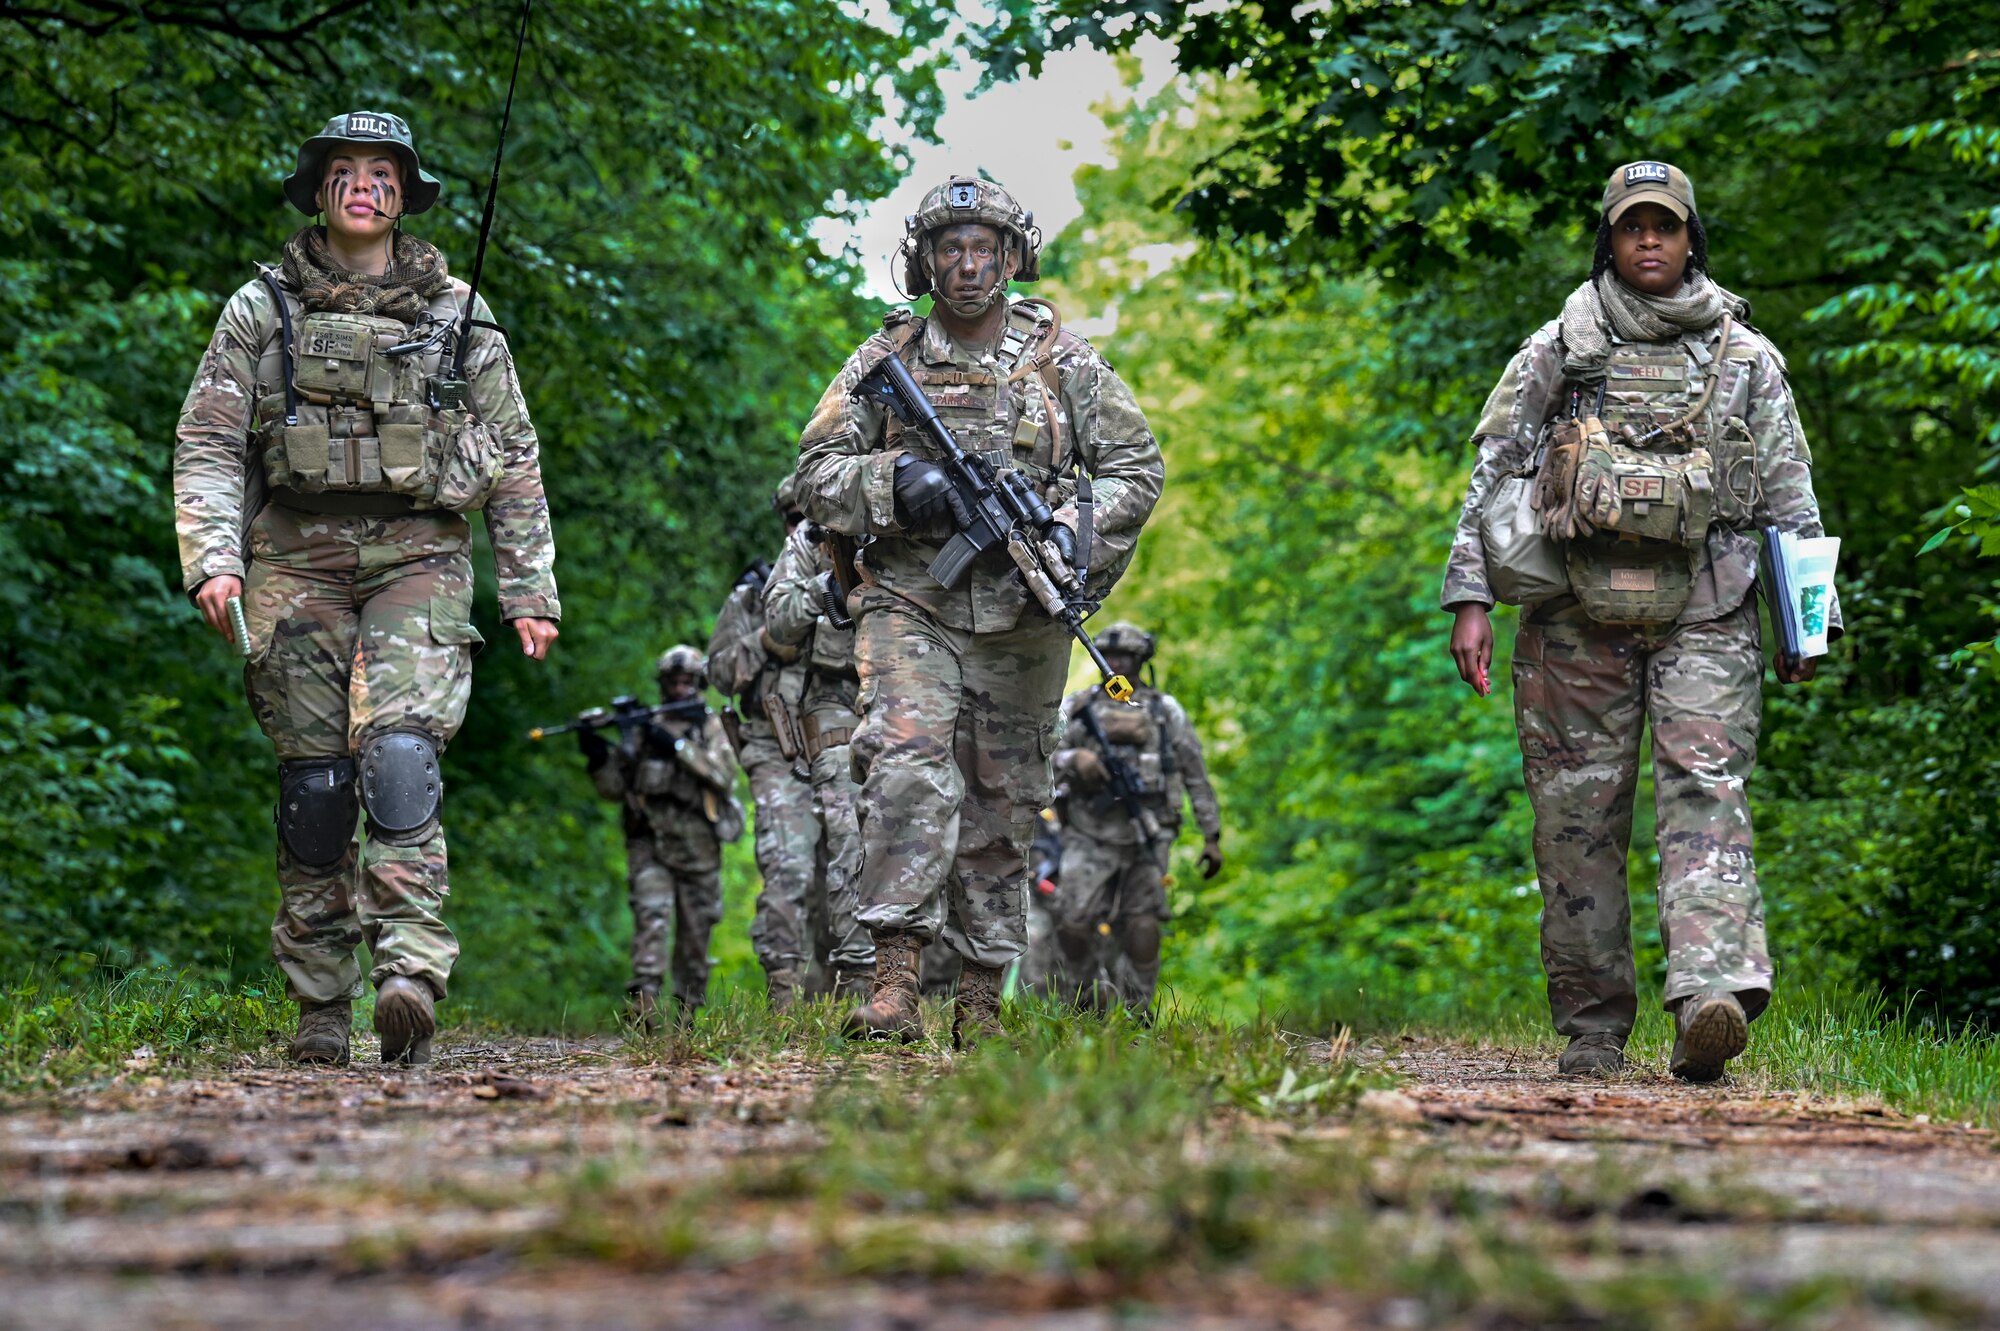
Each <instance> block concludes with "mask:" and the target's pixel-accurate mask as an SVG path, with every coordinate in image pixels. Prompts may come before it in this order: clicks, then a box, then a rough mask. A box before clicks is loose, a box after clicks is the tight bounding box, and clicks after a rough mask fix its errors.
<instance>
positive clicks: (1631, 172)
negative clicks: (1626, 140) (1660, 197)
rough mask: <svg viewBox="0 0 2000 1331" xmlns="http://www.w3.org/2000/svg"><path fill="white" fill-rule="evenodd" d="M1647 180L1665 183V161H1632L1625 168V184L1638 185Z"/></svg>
mask: <svg viewBox="0 0 2000 1331" xmlns="http://www.w3.org/2000/svg"><path fill="white" fill-rule="evenodd" d="M1649 180H1650V181H1654V182H1656V183H1658V184H1662V185H1664V184H1666V183H1667V164H1666V163H1665V162H1634V163H1632V165H1630V166H1628V167H1626V168H1625V183H1626V184H1628V185H1638V184H1642V183H1644V182H1645V181H1649Z"/></svg>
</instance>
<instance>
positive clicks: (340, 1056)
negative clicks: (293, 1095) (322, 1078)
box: [290, 998, 354, 1068]
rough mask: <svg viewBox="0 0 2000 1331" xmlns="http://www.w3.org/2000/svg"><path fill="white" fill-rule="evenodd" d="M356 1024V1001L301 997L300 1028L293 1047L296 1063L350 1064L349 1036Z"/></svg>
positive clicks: (338, 1066) (292, 1054)
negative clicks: (348, 1058) (348, 1052)
mask: <svg viewBox="0 0 2000 1331" xmlns="http://www.w3.org/2000/svg"><path fill="white" fill-rule="evenodd" d="M353 1027H354V1003H353V1001H352V1000H351V999H346V998H336V999H334V1000H333V1001H332V1002H331V1003H314V1002H312V1001H310V1000H308V999H303V998H302V999H300V1000H299V1030H298V1034H296V1035H294V1036H293V1037H292V1047H291V1050H290V1053H291V1056H292V1062H294V1063H326V1064H330V1065H331V1066H333V1067H337V1068H344V1067H346V1066H347V1036H348V1032H349V1031H350V1030H352V1029H353Z"/></svg>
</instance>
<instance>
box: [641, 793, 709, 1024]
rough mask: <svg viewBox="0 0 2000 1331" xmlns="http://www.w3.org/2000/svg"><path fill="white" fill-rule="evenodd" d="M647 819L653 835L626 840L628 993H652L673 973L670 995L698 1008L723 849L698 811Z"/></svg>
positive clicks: (703, 991) (704, 991) (703, 989)
mask: <svg viewBox="0 0 2000 1331" xmlns="http://www.w3.org/2000/svg"><path fill="white" fill-rule="evenodd" d="M647 821H648V822H649V823H650V824H651V827H652V835H651V836H635V837H630V838H628V839H627V840H626V842H625V872H626V881H627V883H628V885H629V888H630V893H631V902H632V984H631V988H632V989H633V990H638V989H641V988H648V989H657V988H659V987H660V985H661V982H662V981H663V979H665V977H667V976H668V975H669V974H671V975H672V977H673V995H674V997H675V998H677V999H679V1000H680V1002H681V1004H682V1005H683V1006H684V1007H690V1008H694V1007H700V1006H701V1005H702V1002H703V1001H704V1000H705V999H706V998H707V996H708V939H709V934H710V933H711V932H713V931H714V929H715V924H716V921H718V920H720V919H721V918H722V844H721V842H719V841H717V840H716V836H715V825H714V824H713V823H711V822H709V821H708V818H707V816H706V815H705V814H703V813H702V811H701V810H699V809H673V810H664V811H659V812H654V813H652V814H651V815H650V816H649V817H648V819H647ZM669 932H671V933H672V935H673V952H672V957H671V960H670V959H669V956H668V950H667V935H668V933H669Z"/></svg>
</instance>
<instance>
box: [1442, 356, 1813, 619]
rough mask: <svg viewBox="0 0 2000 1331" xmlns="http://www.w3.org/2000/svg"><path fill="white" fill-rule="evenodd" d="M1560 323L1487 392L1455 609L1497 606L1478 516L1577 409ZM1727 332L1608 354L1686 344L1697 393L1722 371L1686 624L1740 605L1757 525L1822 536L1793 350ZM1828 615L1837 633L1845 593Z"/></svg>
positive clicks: (1449, 596)
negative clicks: (1788, 355) (1571, 399)
mask: <svg viewBox="0 0 2000 1331" xmlns="http://www.w3.org/2000/svg"><path fill="white" fill-rule="evenodd" d="M1561 329H1562V322H1561V320H1559V319H1557V320H1551V321H1550V322H1549V323H1546V324H1544V325H1543V326H1542V327H1541V328H1539V329H1537V330H1536V331H1535V333H1534V334H1533V336H1531V337H1529V338H1528V340H1527V341H1526V342H1523V343H1522V344H1521V349H1520V350H1519V351H1517V352H1516V353H1515V354H1514V358H1513V360H1511V361H1510V362H1508V365H1507V370H1506V372H1505V373H1504V374H1502V375H1501V376H1500V382H1499V383H1498V384H1497V385H1496V386H1495V387H1494V389H1493V392H1492V394H1491V395H1490V396H1489V397H1488V398H1487V399H1486V407H1485V410H1484V411H1483V412H1482V413H1481V414H1480V418H1479V425H1478V427H1477V428H1476V429H1475V430H1474V431H1473V444H1474V445H1475V446H1476V447H1477V448H1478V450H1479V456H1478V459H1477V461H1476V462H1475V463H1474V465H1473V469H1472V479H1471V482H1470V484H1468V485H1467V487H1466V493H1465V506H1464V508H1463V509H1462V510H1461V511H1460V514H1459V519H1458V531H1457V533H1456V534H1455V536H1454V537H1453V540H1452V547H1451V558H1450V560H1449V562H1448V563H1447V565H1446V567H1445V575H1444V590H1443V594H1442V596H1441V598H1440V599H1441V601H1442V603H1443V605H1444V607H1445V608H1446V609H1451V608H1452V607H1453V606H1457V605H1461V604H1465V603H1468V602H1470V603H1476V604H1480V605H1485V606H1487V607H1489V608H1490V607H1491V606H1492V605H1493V593H1492V591H1491V589H1490V587H1489V585H1488V583H1487V577H1486V555H1485V551H1484V548H1483V546H1482V545H1481V542H1480V535H1479V525H1480V519H1481V516H1482V514H1483V513H1484V511H1485V506H1486V500H1487V497H1488V496H1489V495H1490V494H1492V493H1493V490H1494V487H1495V486H1496V485H1497V484H1498V483H1499V481H1500V480H1501V478H1503V477H1504V476H1506V475H1507V473H1509V472H1511V471H1515V470H1517V469H1519V468H1522V467H1525V466H1526V465H1528V464H1529V462H1530V461H1531V460H1532V458H1533V456H1534V452H1535V448H1536V446H1537V444H1538V443H1539V441H1540V439H1541V435H1542V429H1543V426H1544V425H1546V424H1547V423H1548V422H1549V421H1550V420H1552V419H1555V418H1557V417H1558V416H1561V415H1566V414H1567V413H1568V403H1567V401H1566V398H1567V396H1568V393H1569V390H1570V388H1571V387H1572V385H1570V384H1569V383H1568V382H1567V380H1566V377H1565V375H1564V372H1563V344H1562V337H1561ZM1720 335H1721V328H1720V325H1719V324H1718V325H1716V326H1712V327H1710V328H1708V329H1706V330H1703V331H1702V332H1699V333H1693V334H1690V335H1688V336H1686V337H1684V338H1682V339H1681V340H1680V341H1679V343H1678V344H1675V343H1665V344H1641V343H1628V342H1620V343H1616V344H1615V345H1614V346H1613V349H1612V353H1611V357H1610V360H1611V361H1612V362H1614V363H1615V362H1616V361H1617V360H1618V358H1619V356H1620V354H1621V353H1626V354H1644V353H1649V352H1650V353H1656V354H1657V353H1658V352H1660V351H1661V350H1662V349H1663V348H1671V347H1673V346H1675V345H1678V346H1679V347H1680V348H1681V350H1682V351H1683V353H1684V354H1685V357H1686V369H1685V379H1684V380H1683V382H1685V383H1686V384H1688V385H1690V386H1691V387H1690V393H1691V394H1693V393H1698V392H1699V387H1698V386H1699V385H1701V384H1702V383H1704V382H1705V379H1706V376H1707V375H1709V374H1710V373H1716V374H1720V375H1721V376H1722V377H1721V378H1720V379H1719V380H1718V381H1717V383H1716V386H1715V392H1714V394H1713V395H1712V396H1711V397H1710V399H1709V404H1708V408H1707V411H1706V413H1705V415H1704V416H1703V417H1702V418H1701V419H1700V420H1699V421H1698V422H1697V428H1698V429H1700V430H1701V431H1703V442H1704V444H1705V446H1707V447H1708V448H1709V449H1710V450H1711V452H1713V453H1715V455H1716V472H1717V478H1716V494H1717V512H1716V517H1715V521H1714V522H1713V523H1712V524H1711V525H1710V527H1709V531H1708V541H1707V546H1706V548H1705V550H1704V551H1703V552H1702V556H1701V560H1700V564H1699V567H1698V568H1697V569H1696V572H1695V583H1694V592H1693V595H1692V596H1691V597H1690V598H1689V601H1688V604H1687V608H1686V609H1685V610H1683V611H1682V612H1681V615H1680V619H1679V621H1678V622H1680V623H1682V624H1699V623H1704V622H1707V621H1709V620H1714V619H1720V618H1721V617H1722V616H1724V615H1727V614H1729V613H1730V612H1731V611H1733V610H1735V609H1736V608H1737V607H1738V606H1740V605H1742V604H1743V599H1744V597H1746V596H1747V595H1749V593H1750V588H1751V585H1752V583H1753V582H1754V580H1755V578H1756V575H1757V553H1758V545H1757V542H1756V541H1755V540H1754V539H1753V537H1752V535H1751V533H1752V532H1754V531H1760V530H1761V529H1762V528H1763V527H1765V526H1766V525H1775V526H1777V527H1778V528H1779V529H1780V530H1781V531H1786V532H1791V533H1794V534H1796V535H1799V536H1819V535H1822V534H1824V533H1823V529H1822V528H1821V526H1820V517H1819V501H1818V500H1817V499H1816V498H1815V497H1814V496H1813V484H1812V449H1811V448H1810V447H1809V446H1808V445H1807V443H1806V435H1805V429H1804V427H1803V426H1802V425H1801V424H1800V422H1799V413H1798V408H1797V406H1796V405H1795V404H1794V403H1793V401H1792V391H1791V387H1790V385H1788V384H1787V383H1786V381H1785V362H1784V359H1783V358H1782V357H1781V356H1779V354H1778V352H1777V350H1776V349H1775V348H1773V347H1772V346H1771V344H1770V343H1769V342H1768V341H1766V340H1765V339H1764V337H1763V335H1762V334H1760V333H1758V332H1757V331H1755V330H1754V329H1752V328H1750V327H1748V326H1747V325H1744V324H1735V325H1733V326H1732V327H1731V329H1730V332H1729V346H1728V349H1727V350H1726V351H1722V349H1721V348H1720V347H1719V345H1718V344H1719V342H1720V340H1721V336H1720ZM1718 353H1719V354H1720V357H1721V360H1720V363H1719V364H1718V363H1717V358H1718ZM1667 368H1672V367H1671V366H1669V367H1667ZM1626 396H1629V397H1630V398H1631V399H1632V402H1631V403H1630V404H1625V403H1621V402H1620V400H1619V399H1620V397H1621V394H1620V393H1619V392H1618V391H1617V390H1616V389H1615V388H1614V389H1613V390H1611V391H1609V392H1608V393H1607V398H1606V407H1605V413H1604V414H1605V418H1606V420H1607V422H1610V421H1611V420H1613V419H1614V418H1615V416H1616V415H1617V414H1618V412H1619V411H1620V409H1621V407H1629V409H1631V410H1638V409H1639V407H1638V403H1639V399H1640V397H1641V396H1642V395H1640V394H1637V393H1633V394H1628V395H1626ZM1753 476H1754V482H1753V481H1752V480H1751V477H1753ZM1730 478H1733V479H1734V484H1733V485H1732V484H1730V483H1729V479H1730ZM1745 491H1747V492H1748V493H1747V494H1746V493H1744V492H1745ZM1830 622H1831V624H1832V626H1833V632H1834V633H1835V635H1836V636H1837V635H1838V633H1839V631H1840V606H1839V604H1838V602H1837V601H1836V603H1835V605H1834V606H1833V610H1832V615H1831V621H1830Z"/></svg>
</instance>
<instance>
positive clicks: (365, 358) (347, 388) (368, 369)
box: [293, 310, 408, 407]
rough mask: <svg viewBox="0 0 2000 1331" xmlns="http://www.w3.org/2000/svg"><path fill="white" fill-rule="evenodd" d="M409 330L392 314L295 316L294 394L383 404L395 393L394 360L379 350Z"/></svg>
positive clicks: (324, 402)
mask: <svg viewBox="0 0 2000 1331" xmlns="http://www.w3.org/2000/svg"><path fill="white" fill-rule="evenodd" d="M407 331H408V329H407V328H406V327H405V325H404V324H403V323H402V322H401V321H400V320H397V319H384V318H379V317H377V316H375V315H370V314H333V313H330V312H328V311H325V310H319V311H315V312H314V313H311V314H308V315H306V317H305V318H304V319H301V320H300V321H299V334H298V336H299V350H298V362H297V367H296V368H295V369H294V370H293V373H294V374H295V375H296V376H297V380H296V381H297V383H298V388H299V396H300V397H302V398H304V399H305V400H306V401H308V402H315V403H318V404H319V405H321V406H330V405H332V404H334V403H336V402H338V403H344V404H348V405H359V404H361V403H368V404H370V405H375V406H383V407H386V406H388V405H389V403H391V402H393V401H395V398H396V369H397V367H396V363H395V362H394V361H393V360H391V359H390V358H389V357H387V356H383V355H380V354H378V353H379V351H380V350H381V348H380V347H378V346H377V345H376V344H377V342H378V341H381V342H383V343H384V344H385V345H393V344H394V343H395V342H397V341H400V340H401V339H402V337H403V335H404V334H405V333H406V332H407Z"/></svg>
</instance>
